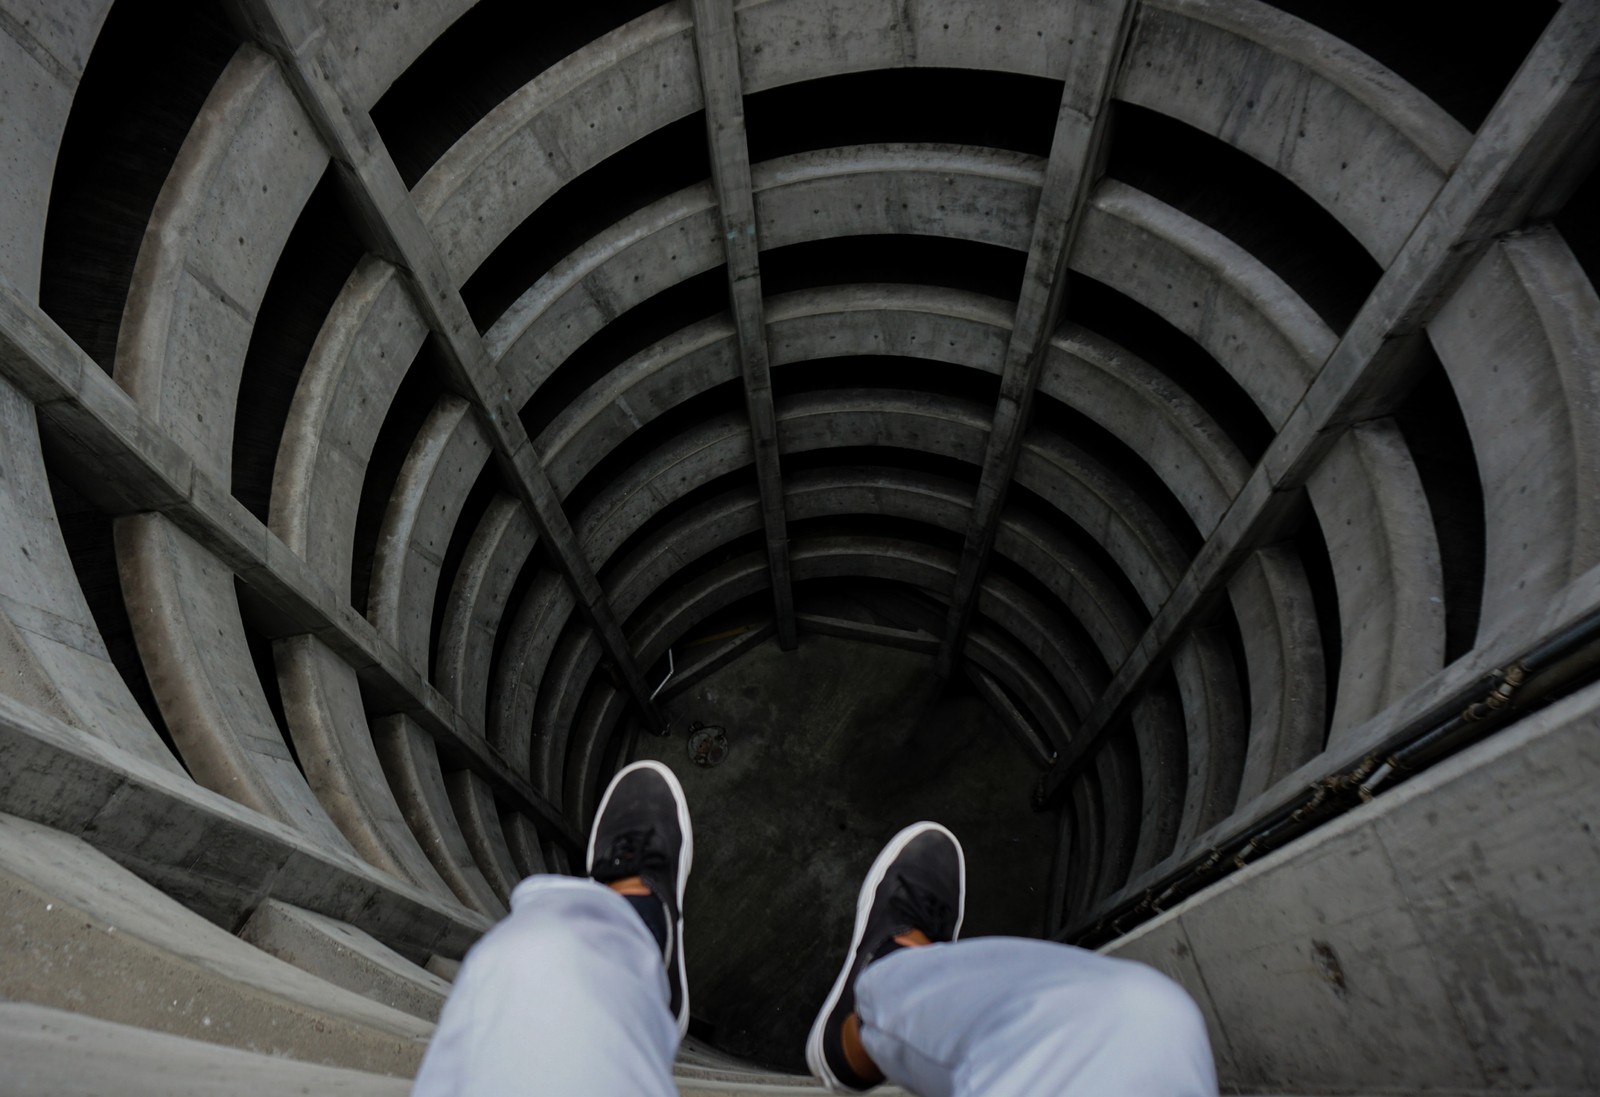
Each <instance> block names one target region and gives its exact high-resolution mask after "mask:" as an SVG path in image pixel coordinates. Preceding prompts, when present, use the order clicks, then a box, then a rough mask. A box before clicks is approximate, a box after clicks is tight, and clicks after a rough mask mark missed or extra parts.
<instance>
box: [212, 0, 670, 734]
mask: <svg viewBox="0 0 1600 1097" xmlns="http://www.w3.org/2000/svg"><path fill="white" fill-rule="evenodd" d="M233 6H234V9H235V11H236V12H237V14H238V17H239V19H240V21H241V22H242V23H243V24H244V25H245V27H246V29H247V32H248V33H250V34H251V35H252V36H253V37H254V38H255V39H256V41H257V42H258V43H259V44H260V45H261V47H262V48H263V49H265V50H266V51H267V52H269V53H271V54H272V55H273V56H274V57H275V58H276V59H277V61H278V63H279V64H280V65H281V66H282V67H283V70H284V72H285V74H286V76H287V77H288V80H289V83H290V86H291V87H292V88H293V89H294V92H295V95H296V96H297V97H298V98H299V100H300V102H301V105H302V106H303V107H304V109H305V111H306V114H307V115H308V116H309V117H310V118H311V119H312V121H313V123H314V124H315V125H316V127H317V130H318V132H319V133H320V135H321V137H322V139H323V142H324V143H325V144H326V145H327V147H328V151H329V154H330V155H331V156H332V158H333V161H334V164H335V166H336V168H337V170H338V172H339V176H340V179H341V181H342V182H343V184H344V188H345V190H346V192H347V193H348V194H349V196H350V197H351V199H352V202H353V204H354V206H355V209H356V214H357V221H358V228H359V230H360V231H361V233H362V236H363V238H364V239H365V240H366V242H367V244H368V246H369V247H371V248H372V249H373V250H374V252H376V253H377V254H378V255H380V256H381V257H383V258H384V259H387V260H388V261H389V262H391V263H393V264H394V265H395V266H396V267H398V268H399V269H400V271H401V273H402V274H403V275H404V276H405V280H406V282H407V285H408V286H409V287H410V289H411V292H412V295H413V297H414V299H415V301H416V303H417V306H418V308H419V310H420V311H421V313H422V316H423V318H424V320H425V321H426V322H427V324H428V327H429V329H430V330H431V331H432V332H433V333H434V335H435V336H436V337H437V338H438V340H439V346H440V348H441V349H442V350H443V351H444V359H445V362H446V364H447V369H448V371H449V377H448V378H447V379H446V381H447V383H448V384H449V385H450V386H451V387H452V388H453V389H455V390H456V391H457V392H459V393H460V395H462V396H463V397H465V398H466V399H467V400H469V401H470V402H471V403H472V405H473V409H474V411H475V413H476V414H477V415H478V416H479V417H480V418H481V419H482V420H483V427H484V433H485V434H486V435H487V437H488V439H489V442H490V444H491V446H492V447H493V451H494V456H495V460H496V462H497V464H499V466H500V469H501V472H502V474H503V475H504V477H505V479H506V481H507V482H508V483H509V485H510V486H511V488H512V489H513V491H515V493H516V495H517V497H518V498H519V499H520V500H521V501H522V503H523V505H524V506H526V507H527V508H528V513H529V515H530V516H531V517H532V519H533V523H534V526H535V527H536V528H537V529H538V531H539V536H540V539H541V540H542V541H543V542H544V543H545V545H546V547H547V548H549V550H550V554H551V556H552V557H553V558H554V559H555V562H556V564H557V566H558V567H559V569H560V570H561V573H562V575H563V576H564V577H565V578H566V580H567V582H568V583H569V584H570V585H571V586H572V589H573V592H574V594H575V595H576V597H577V603H578V607H579V609H580V610H581V611H582V613H583V614H584V616H585V618H586V619H587V620H588V621H589V622H590V624H592V625H593V626H594V629H595V632H596V633H597V634H598V636H599V637H600V643H601V645H602V647H603V648H604V650H605V652H606V656H607V658H608V659H609V660H610V661H611V662H612V663H613V665H615V667H616V669H617V673H618V676H619V677H620V678H621V679H622V681H623V684H624V686H625V688H626V691H627V693H628V694H629V696H630V697H631V698H632V699H633V701H634V704H635V705H636V706H637V707H638V708H639V711H640V713H641V715H642V716H643V717H644V718H645V720H646V722H647V723H648V725H649V726H651V727H653V728H660V727H661V726H662V721H661V718H660V716H659V714H658V712H657V711H656V708H655V704H654V703H653V702H652V701H651V699H650V690H649V687H648V686H646V685H645V682H644V678H643V676H642V675H641V674H640V672H639V667H638V663H637V661H636V660H635V659H634V657H633V653H632V652H631V651H630V650H629V648H628V645H627V639H626V637H624V636H623V634H622V629H621V627H620V626H619V624H618V623H617V620H616V616H615V614H614V613H613V612H612V610H611V607H610V605H609V604H608V603H607V602H606V598H605V593H604V591H602V590H601V588H600V582H599V579H598V578H596V576H595V574H594V570H593V569H592V568H591V567H590V566H589V563H588V561H587V560H586V559H585V558H584V555H583V551H582V547H581V546H580V545H579V544H578V540H577V537H576V536H575V535H574V533H573V531H572V524H571V522H569V521H568V519H567V516H566V513H565V511H564V510H563V509H562V505H561V497H560V495H559V494H557V492H556V490H555V488H554V486H553V485H552V484H551V483H550V479H549V477H548V476H547V475H546V473H545V470H544V466H543V464H542V462H541V461H540V459H539V455H538V452H537V451H536V450H535V449H534V447H533V444H532V441H531V439H529V437H528V433H527V430H526V429H525V428H524V427H523V425H522V420H521V418H520V417H519V416H518V410H519V409H518V407H517V406H516V404H515V403H514V401H513V400H512V399H511V394H510V389H509V386H507V385H506V384H505V383H504V381H503V380H502V379H501V375H500V372H499V370H498V368H497V367H496V365H495V362H494V359H493V358H492V356H491V355H490V353H489V349H488V347H487V345H486V344H485V343H484V340H483V336H482V335H481V334H480V333H479V332H478V328H477V325H476V324H475V323H474V322H473V320H472V316H471V314H470V313H469V312H468V311H467V306H466V302H465V301H464V300H462V297H461V287H460V285H459V283H458V281H457V280H456V279H455V278H454V277H452V276H451V273H450V271H449V268H448V267H447V266H446V264H445V261H444V257H443V256H442V255H441V254H440V251H439V247H438V244H437V243H436V242H435V240H434V239H433V236H432V234H431V233H430V232H429V231H428V226H427V224H426V223H425V222H424V221H423V218H422V213H421V211H420V210H419V209H418V208H417V204H416V202H415V201H414V200H413V198H412V196H411V192H410V191H409V190H408V189H407V188H406V185H405V181H404V180H403V179H402V178H401V176H400V171H399V169H398V168H397V167H396V166H395V163H394V159H393V158H392V157H391V156H390V155H389V151H388V149H387V148H386V147H385V146H384V144H383V140H382V138H381V137H380V136H379V134H378V130H377V127H376V126H375V125H374V124H373V122H372V118H371V116H370V115H369V114H368V113H367V112H366V111H365V110H363V109H362V108H361V106H360V104H359V103H358V102H357V101H356V98H355V96H354V95H353V94H352V88H351V86H350V82H349V80H348V78H347V77H346V76H345V74H344V72H343V62H342V60H341V57H340V54H339V51H338V49H337V48H336V45H335V44H334V43H332V42H330V41H329V39H328V35H327V33H326V28H325V26H324V24H323V22H322V18H321V16H320V15H319V14H318V13H317V12H316V11H315V10H314V9H313V8H312V7H311V6H310V5H309V4H307V3H306V2H305V0H234V5H233Z"/></svg>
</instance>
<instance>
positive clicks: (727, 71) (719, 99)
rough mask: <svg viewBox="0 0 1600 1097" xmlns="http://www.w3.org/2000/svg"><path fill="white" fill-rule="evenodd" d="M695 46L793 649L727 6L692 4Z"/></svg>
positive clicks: (785, 628)
mask: <svg viewBox="0 0 1600 1097" xmlns="http://www.w3.org/2000/svg"><path fill="white" fill-rule="evenodd" d="M693 7H694V44H695V54H696V56H697V57H698V58H699V61H700V87H701V91H702V93H703V94H704V97H705V103H706V138H707V141H708V143H709V145H710V149H711V183H712V186H713V187H715V188H716V192H717V206H718V209H719V210H720V213H721V225H720V227H721V229H722V241H723V247H724V250H725V251H726V252H727V256H728V298H729V302H730V304H731V305H732V308H733V324H734V328H735V329H736V330H737V331H738V335H739V360H740V363H741V364H742V366H743V374H744V402H745V409H746V411H747V412H748V414H749V416H750V436H751V442H752V444H753V446H754V448H755V465H756V482H757V484H758V485H759V486H760V489H761V521H762V526H763V527H764V530H765V533H766V541H767V569H768V570H769V571H770V572H771V573H772V606H773V614H774V616H775V618H776V620H777V623H778V645H779V646H780V647H781V648H783V650H784V651H791V650H793V648H794V646H795V642H796V641H795V620H794V589H793V586H792V584H791V583H790V579H789V525H788V520H787V518H786V517H785V515H784V509H783V476H782V473H781V471H780V469H779V462H778V420H777V415H776V414H775V413H774V411H773V409H772V372H771V367H770V363H769V362H768V359H767V325H766V317H765V315H764V310H763V305H762V300H761V265H760V251H761V243H760V241H759V240H758V239H757V237H756V200H755V190H754V188H753V186H752V184H751V181H750V146H749V142H748V141H747V140H746V139H745V128H744V89H743V87H742V85H741V81H740V76H739V38H738V34H737V31H736V28H735V25H734V15H733V0H694V5H693Z"/></svg>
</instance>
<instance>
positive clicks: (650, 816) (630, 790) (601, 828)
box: [588, 761, 694, 1039]
mask: <svg viewBox="0 0 1600 1097" xmlns="http://www.w3.org/2000/svg"><path fill="white" fill-rule="evenodd" d="M693 861H694V831H693V829H692V828H691V827H690V826H689V803H688V801H687V800H685V799H684V798H683V786H682V785H680V784H678V778H677V777H675V776H673V773H672V771H671V770H670V769H668V768H667V767H666V766H664V765H662V764H661V763H660V762H648V761H647V762H635V763H633V764H632V765H631V766H627V767H625V768H624V769H623V770H621V771H620V772H619V773H618V774H617V775H616V776H615V777H613V778H612V779H611V784H610V786H609V787H607V788H606V794H605V795H604V796H602V797H601V798H600V810H598V811H597V812H595V817H594V829H593V830H591V831H590V832H589V858H588V870H589V875H590V876H591V877H593V878H594V879H596V880H598V881H599V882H600V883H602V884H606V883H610V882H611V881H613V880H625V879H627V878H628V877H629V876H638V877H640V878H641V879H643V880H644V882H645V885H646V886H647V887H649V889H650V892H651V894H652V895H654V896H655V898H657V899H659V900H660V901H661V905H662V906H663V907H665V908H666V934H665V937H666V939H665V940H664V941H663V942H662V945H661V958H662V961H663V962H664V963H665V964H666V967H667V986H668V987H669V988H670V989H671V1002H670V1003H669V1006H668V1008H670V1009H671V1010H672V1015H673V1016H674V1017H676V1018H677V1019H678V1036H679V1038H680V1039H681V1038H682V1037H683V1034H684V1033H685V1032H687V1031H688V1030H689V984H688V982H687V980H686V979H685V978H684V971H683V888H684V885H685V884H687V883H688V882H689V866H690V864H691V863H692V862H693ZM645 922H646V924H647V925H648V924H649V922H650V919H649V918H648V917H647V918H646V919H645Z"/></svg>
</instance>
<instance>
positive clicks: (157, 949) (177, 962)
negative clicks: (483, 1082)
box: [0, 815, 433, 1077]
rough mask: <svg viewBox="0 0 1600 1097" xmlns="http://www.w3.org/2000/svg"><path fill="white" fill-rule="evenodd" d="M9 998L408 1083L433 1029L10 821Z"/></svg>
mask: <svg viewBox="0 0 1600 1097" xmlns="http://www.w3.org/2000/svg"><path fill="white" fill-rule="evenodd" d="M0 915H3V916H0V957H3V958H4V959H3V962H0V998H4V999H10V1000H12V1001H18V1002H28V1003H32V1004H34V1005H40V1006H50V1007H55V1008H60V1009H69V1010H72V1011H74V1012H79V1013H83V1014H86V1015H89V1016H93V1017H97V1018H99V1019H100V1020H103V1021H112V1022H116V1023H119V1024H126V1025H133V1026H138V1027H139V1028H149V1029H154V1030H157V1031H160V1032H165V1033H168V1034H169V1035H173V1036H179V1037H184V1038H190V1039H196V1040H203V1041H206V1042H208V1043H215V1044H224V1045H228V1046H232V1047H237V1048H241V1049H244V1050H248V1051H255V1052H265V1053H271V1054H274V1055H281V1056H284V1057H286V1058H289V1059H296V1060H300V1061H302V1062H309V1063H324V1064H327V1065H329V1066H338V1067H344V1068H347V1069H351V1070H362V1071H373V1072H376V1073H381V1074H389V1075H393V1076H395V1077H410V1076H411V1075H412V1074H413V1073H415V1071H416V1068H417V1064H418V1063H420V1062H421V1060H422V1053H423V1051H424V1050H425V1049H426V1046H427V1042H428V1039H429V1038H430V1037H431V1036H432V1034H433V1025H431V1024H429V1023H428V1022H426V1021H423V1020H421V1019H420V1018H417V1017H414V1016H411V1015H410V1014H407V1013H403V1012H401V1011H399V1010H396V1009H391V1008H389V1007H388V1006H384V1005H381V1004H379V1003H377V1002H374V1001H371V1000H370V999H368V998H365V997H363V996H361V995H359V994H355V993H353V992H351V991H349V990H346V989H344V988H343V987H339V986H335V985H334V984H332V983H330V982H328V981H326V980H324V979H319V978H317V977H316V976H313V975H310V974H308V973H307V972H305V971H302V970H301V969H299V968H297V967H294V966H292V965H290V964H286V963H284V962H283V961H282V960H279V959H278V958H276V957H274V956H271V955H269V954H267V953H265V952H263V951H261V950H260V949H258V948H255V947H254V946H252V945H250V944H247V943H246V942H244V941H241V940H240V939H239V938H237V937H235V936H234V935H233V934H231V933H229V932H228V931H227V930H225V929H222V928H221V927H219V926H216V925H213V924H212V923H211V922H208V921H206V920H205V919H204V918H201V917H200V916H199V915H197V914H195V913H194V912H193V911H191V910H189V909H188V908H187V907H185V906H183V905H182V904H180V903H178V902H177V901H175V900H174V899H172V898H170V897H169V896H167V895H165V894H164V893H162V892H161V891H159V890H157V889H156V888H154V887H152V886H151V885H149V884H147V883H146V882H145V881H143V880H141V879H140V878H139V877H137V876H135V875H134V874H133V873H131V872H129V871H128V870H127V869H125V868H123V867H122V866H121V865H118V864H117V863H116V862H114V861H112V860H111V859H110V858H108V857H106V856H105V855H104V854H102V853H100V852H99V851H97V850H95V849H94V848H93V847H91V846H90V845H89V844H88V843H87V842H84V841H83V840H82V839H79V838H75V837H72V836H71V835H67V834H63V833H61V832H60V831H56V830H52V829H50V828H49V827H44V826H40V825H38V824H36V823H30V822H27V821H25V820H22V819H18V818H15V817H14V816H10V815H0Z"/></svg>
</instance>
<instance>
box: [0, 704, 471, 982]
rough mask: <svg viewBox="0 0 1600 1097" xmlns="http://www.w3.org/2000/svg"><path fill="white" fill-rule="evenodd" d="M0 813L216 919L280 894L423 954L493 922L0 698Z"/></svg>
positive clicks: (452, 945) (463, 943)
mask: <svg viewBox="0 0 1600 1097" xmlns="http://www.w3.org/2000/svg"><path fill="white" fill-rule="evenodd" d="M0 811H3V812H5V813H6V814H8V815H15V816H18V817H20V818H24V819H29V820H32V821H34V822H37V823H40V824H42V825H44V826H48V827H51V828H52V829H54V830H58V831H62V832H64V833H67V834H73V835H79V836H81V837H83V838H84V839H85V840H87V841H89V842H91V843H92V844H93V845H94V846H95V848H96V849H98V850H99V851H100V852H101V853H104V854H105V855H106V856H108V857H110V858H111V859H112V860H113V861H116V862H117V863H118V864H120V865H122V866H124V867H125V868H128V869H130V870H131V871H133V872H134V873H136V874H137V875H138V876H140V877H141V878H143V879H144V880H146V881H148V882H149V883H151V884H153V885H155V886H156V887H158V888H160V889H161V890H162V891H163V892H164V893H166V894H167V895H169V896H171V897H173V898H174V899H176V900H178V901H179V902H181V903H183V905H184V906H186V907H188V908H189V909H190V910H193V911H196V912H198V913H199V914H200V915H202V916H203V917H205V918H206V919H208V920H209V921H211V922H215V923H216V924H218V925H237V924H239V923H241V922H243V921H244V919H245V918H246V917H248V916H249V913H250V912H251V911H252V910H254V909H255V907H256V905H257V904H259V903H260V902H261V901H262V900H263V899H266V898H276V899H281V900H283V901H284V902H287V903H293V904H294V905H296V906H300V907H304V908H306V909H308V910H315V911H316V912H317V913H319V914H324V915H326V916H328V917H330V918H337V919H338V920H340V921H342V922H347V923H349V924H350V925H353V926H355V927H357V928H359V929H361V930H363V931H364V932H366V933H369V934H371V935H372V936H373V937H376V938H377V939H379V940H381V941H383V942H384V943H385V944H386V945H388V946H389V947H390V948H393V949H395V950H396V951H398V952H400V953H402V954H403V955H406V956H409V957H411V958H413V959H421V958H423V957H426V956H428V955H429V954H430V953H435V952H437V953H442V954H444V955H447V956H460V955H461V954H462V953H463V952H464V951H465V950H466V949H467V948H468V947H469V946H470V945H471V944H472V942H473V941H475V940H476V939H477V938H478V937H479V935H481V934H482V933H483V932H485V931H486V930H487V929H488V928H489V927H490V925H491V922H490V920H489V919H487V918H484V917H482V916H480V915H478V914H476V913H474V912H472V911H469V910H467V909H466V908H465V907H463V906H461V905H460V904H459V903H456V902H454V901H453V900H448V899H444V898H441V897H439V896H438V895H436V894H434V893H432V892H429V891H424V890H423V889H421V888H419V887H417V886H416V885H414V884H411V883H409V882H407V881H403V880H400V879H399V878H397V877H395V876H392V875H390V874H389V873H386V872H383V871H381V870H379V869H376V868H373V867H372V866H371V865H369V864H367V863H366V862H365V861H362V860H361V859H360V858H358V857H356V856H355V855H354V854H346V853H341V852H339V851H329V850H327V849H324V848H323V847H322V846H320V845H318V844H315V843H313V842H311V841H309V840H308V839H307V838H306V837H305V835H304V834H302V833H300V832H299V831H297V830H295V829H293V828H292V827H289V826H288V825H286V824H284V823H280V822H277V821H276V820H274V819H269V818H268V817H266V816H265V815H262V814H261V813H260V812H257V811H252V810H251V809H249V808H246V807H244V806H242V805H240V804H238V803H236V802H234V801H233V800H230V799H228V798H227V797H225V796H223V795H221V794H219V793H215V792H212V791H210V790H209V789H206V788H203V787H201V786H200V785H198V784H196V783H194V782H193V781H191V780H189V779H188V778H187V777H184V776H181V775H174V774H172V773H170V772H168V771H166V770H165V769H162V768H160V767H157V766H154V765H151V764H150V763H149V762H146V761H144V760H143V759H141V758H138V757H136V756H135V755H132V754H130V753H128V752H127V751H125V750H121V749H120V748H118V747H115V746H112V745H111V744H108V743H104V742H102V741H100V740H97V739H92V738H90V737H89V736H86V735H84V734H83V733H82V732H80V731H78V730H77V729H75V728H72V727H69V726H68V725H66V724H63V723H61V722H60V721H59V720H54V719H52V718H51V717H49V716H47V715H45V714H43V713H40V712H38V711H36V710H34V709H30V708H28V707H27V706H26V705H23V704H21V703H19V702H16V701H13V700H11V699H10V698H6V697H0Z"/></svg>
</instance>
